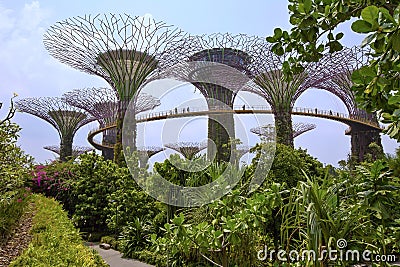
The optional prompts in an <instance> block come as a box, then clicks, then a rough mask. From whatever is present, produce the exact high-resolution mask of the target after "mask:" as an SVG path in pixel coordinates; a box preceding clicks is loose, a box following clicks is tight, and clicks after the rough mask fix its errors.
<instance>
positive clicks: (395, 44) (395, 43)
mask: <svg viewBox="0 0 400 267" xmlns="http://www.w3.org/2000/svg"><path fill="white" fill-rule="evenodd" d="M391 39H392V48H393V49H394V50H396V51H397V52H400V31H399V30H397V31H396V32H395V33H394V34H393V36H392V38H391Z"/></svg>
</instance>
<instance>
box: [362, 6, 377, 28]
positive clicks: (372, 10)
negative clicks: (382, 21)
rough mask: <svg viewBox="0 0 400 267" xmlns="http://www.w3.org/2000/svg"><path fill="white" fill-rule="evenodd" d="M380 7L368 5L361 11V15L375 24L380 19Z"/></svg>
mask: <svg viewBox="0 0 400 267" xmlns="http://www.w3.org/2000/svg"><path fill="white" fill-rule="evenodd" d="M378 15H379V8H377V7H376V6H367V7H366V8H364V9H363V10H362V11H361V17H362V18H363V20H365V21H367V22H369V23H370V24H374V23H375V22H377V21H378Z"/></svg>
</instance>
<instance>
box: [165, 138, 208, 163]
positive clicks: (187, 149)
mask: <svg viewBox="0 0 400 267" xmlns="http://www.w3.org/2000/svg"><path fill="white" fill-rule="evenodd" d="M165 146H166V147H168V148H170V149H173V150H175V151H176V152H178V153H181V154H182V155H183V156H184V157H185V158H186V159H188V160H191V159H193V157H194V156H195V155H196V154H197V153H199V152H200V151H201V150H203V149H205V148H207V142H177V143H171V144H166V145H165Z"/></svg>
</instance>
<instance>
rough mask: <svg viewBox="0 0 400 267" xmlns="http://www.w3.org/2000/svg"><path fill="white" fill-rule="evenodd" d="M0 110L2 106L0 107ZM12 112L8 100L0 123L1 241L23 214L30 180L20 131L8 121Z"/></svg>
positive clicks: (28, 160) (29, 167)
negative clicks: (5, 113)
mask: <svg viewBox="0 0 400 267" xmlns="http://www.w3.org/2000/svg"><path fill="white" fill-rule="evenodd" d="M0 108H1V107H0ZM14 113H15V109H14V108H13V102H12V100H11V107H10V111H9V113H8V114H7V116H6V118H5V119H3V120H0V240H2V241H5V240H6V236H8V235H9V234H10V232H11V231H12V229H13V228H14V226H15V224H16V223H17V221H18V220H19V218H20V217H21V215H22V214H23V212H24V207H25V206H26V201H25V199H26V198H25V196H27V194H28V192H27V191H26V189H25V188H24V187H25V185H26V184H27V181H28V180H29V174H30V171H31V166H32V158H31V157H30V156H28V155H26V154H25V153H24V152H23V151H22V150H21V148H20V147H18V146H17V144H16V142H17V139H18V134H19V131H20V130H21V128H20V127H19V126H18V125H17V124H15V123H12V122H11V118H12V117H13V116H14Z"/></svg>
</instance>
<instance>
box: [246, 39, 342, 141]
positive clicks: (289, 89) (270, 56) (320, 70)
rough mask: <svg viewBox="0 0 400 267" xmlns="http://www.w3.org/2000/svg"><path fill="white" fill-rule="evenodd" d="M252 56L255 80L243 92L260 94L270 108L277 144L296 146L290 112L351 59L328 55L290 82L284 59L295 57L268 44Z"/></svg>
mask: <svg viewBox="0 0 400 267" xmlns="http://www.w3.org/2000/svg"><path fill="white" fill-rule="evenodd" d="M251 56H252V57H253V59H254V60H253V62H252V64H251V65H250V66H249V69H250V70H251V72H252V76H253V81H252V82H250V83H249V84H248V85H247V86H245V88H244V90H246V91H250V92H253V93H255V94H258V95H260V96H261V97H263V98H264V99H265V100H266V101H267V102H268V103H269V104H270V105H271V109H272V112H273V115H274V118H275V128H276V138H277V142H278V143H283V144H286V145H289V146H292V147H293V133H292V132H293V129H292V118H291V113H292V109H293V106H294V104H295V102H296V100H297V99H298V98H299V96H300V95H301V94H302V93H304V92H305V91H306V90H307V89H309V88H312V87H315V85H316V84H317V83H320V82H321V81H325V80H328V79H329V78H331V77H333V76H334V74H335V73H339V72H341V70H342V69H343V68H344V66H345V65H346V63H347V61H348V59H347V58H346V57H345V56H344V55H342V54H339V53H334V54H330V53H326V54H325V56H324V57H323V58H321V59H320V60H319V61H318V62H310V63H307V64H305V65H304V66H302V71H300V72H299V73H298V74H295V75H293V77H291V78H290V79H289V78H287V77H285V75H284V73H283V71H282V69H283V68H284V62H285V60H287V59H290V57H291V56H293V54H291V53H283V54H282V55H279V56H278V55H277V54H275V53H273V52H272V51H271V45H270V44H269V43H267V42H266V41H265V42H264V43H263V44H261V45H260V46H259V47H257V49H253V50H252V53H251Z"/></svg>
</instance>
